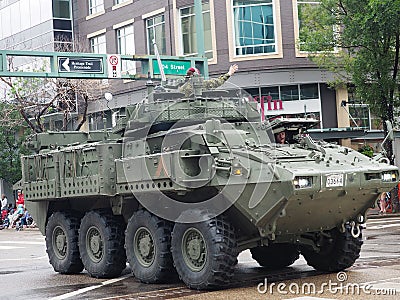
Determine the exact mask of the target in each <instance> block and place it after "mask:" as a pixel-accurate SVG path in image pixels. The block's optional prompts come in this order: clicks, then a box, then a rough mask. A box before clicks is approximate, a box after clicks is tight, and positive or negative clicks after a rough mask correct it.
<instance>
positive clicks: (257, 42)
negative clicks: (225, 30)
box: [233, 0, 276, 55]
mask: <svg viewBox="0 0 400 300" xmlns="http://www.w3.org/2000/svg"><path fill="white" fill-rule="evenodd" d="M233 27H234V38H235V53H236V55H251V54H264V53H276V38H275V25H274V7H273V1H272V0H250V1H241V0H234V1H233Z"/></svg>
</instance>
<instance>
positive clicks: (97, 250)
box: [79, 211, 126, 278]
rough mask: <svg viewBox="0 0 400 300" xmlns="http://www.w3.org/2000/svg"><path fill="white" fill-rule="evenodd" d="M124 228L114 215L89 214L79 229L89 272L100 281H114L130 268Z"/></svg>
mask: <svg viewBox="0 0 400 300" xmlns="http://www.w3.org/2000/svg"><path fill="white" fill-rule="evenodd" d="M124 229H125V228H124V225H123V222H122V220H121V219H119V218H118V217H115V216H113V215H111V214H110V213H106V212H101V211H89V212H88V213H86V215H85V216H84V217H83V219H82V221H81V226H80V228H79V251H80V253H81V259H82V262H83V265H84V266H85V269H86V270H87V271H88V273H89V274H90V276H92V277H96V278H114V277H117V276H119V275H121V273H122V271H123V270H124V269H125V267H126V255H125V249H124Z"/></svg>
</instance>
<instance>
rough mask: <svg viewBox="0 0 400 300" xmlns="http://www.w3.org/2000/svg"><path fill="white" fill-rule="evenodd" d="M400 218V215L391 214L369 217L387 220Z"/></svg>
mask: <svg viewBox="0 0 400 300" xmlns="http://www.w3.org/2000/svg"><path fill="white" fill-rule="evenodd" d="M395 217H400V213H390V214H386V215H375V214H374V215H367V218H368V219H387V218H395Z"/></svg>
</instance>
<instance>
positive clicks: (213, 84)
mask: <svg viewBox="0 0 400 300" xmlns="http://www.w3.org/2000/svg"><path fill="white" fill-rule="evenodd" d="M238 68H239V67H238V65H236V64H234V65H231V66H230V68H229V71H228V73H226V74H223V75H221V76H219V77H218V78H214V79H209V80H204V81H203V88H204V89H215V88H217V87H219V86H221V85H222V84H224V83H225V81H227V80H228V79H229V77H231V76H232V75H233V74H234V73H235V72H236V71H237V70H238ZM193 75H198V76H200V75H201V74H200V71H199V70H198V69H196V68H193V67H192V68H189V69H188V70H187V72H186V79H187V80H186V82H185V84H184V85H182V86H181V87H180V88H179V90H180V91H181V92H182V93H184V94H185V96H186V97H189V96H190V95H191V94H193V86H192V83H191V82H190V80H189V79H190V78H191V77H192V76H193Z"/></svg>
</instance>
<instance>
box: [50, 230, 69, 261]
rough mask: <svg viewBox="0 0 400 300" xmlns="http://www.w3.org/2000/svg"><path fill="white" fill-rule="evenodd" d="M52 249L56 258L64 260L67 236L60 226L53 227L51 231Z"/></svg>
mask: <svg viewBox="0 0 400 300" xmlns="http://www.w3.org/2000/svg"><path fill="white" fill-rule="evenodd" d="M53 249H54V250H55V251H54V253H55V254H56V256H57V258H59V259H64V258H65V256H66V253H67V235H66V234H65V232H64V229H63V228H61V227H60V226H57V227H55V228H54V230H53Z"/></svg>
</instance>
